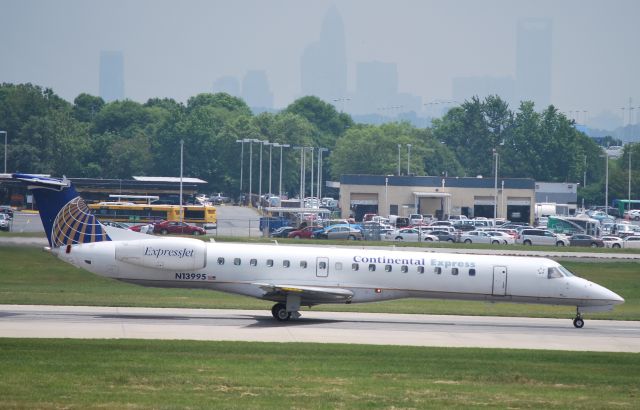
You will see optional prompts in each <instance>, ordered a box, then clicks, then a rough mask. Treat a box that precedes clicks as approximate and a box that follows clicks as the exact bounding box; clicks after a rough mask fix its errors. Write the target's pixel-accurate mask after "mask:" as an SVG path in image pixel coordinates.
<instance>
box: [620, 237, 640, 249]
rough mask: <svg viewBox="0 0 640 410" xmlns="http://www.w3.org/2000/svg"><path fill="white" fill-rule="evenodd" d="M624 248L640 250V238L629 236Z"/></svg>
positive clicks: (625, 240)
mask: <svg viewBox="0 0 640 410" xmlns="http://www.w3.org/2000/svg"><path fill="white" fill-rule="evenodd" d="M622 247H623V248H629V249H640V236H637V235H636V236H627V237H626V238H624V244H623V245H622Z"/></svg>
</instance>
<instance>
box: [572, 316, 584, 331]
mask: <svg viewBox="0 0 640 410" xmlns="http://www.w3.org/2000/svg"><path fill="white" fill-rule="evenodd" d="M573 326H575V327H576V328H577V329H582V326H584V320H582V318H581V317H577V318H575V319H573Z"/></svg>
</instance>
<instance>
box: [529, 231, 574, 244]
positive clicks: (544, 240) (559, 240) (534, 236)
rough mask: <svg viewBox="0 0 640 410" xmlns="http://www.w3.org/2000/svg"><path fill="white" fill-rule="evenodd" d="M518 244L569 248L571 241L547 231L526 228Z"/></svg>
mask: <svg viewBox="0 0 640 410" xmlns="http://www.w3.org/2000/svg"><path fill="white" fill-rule="evenodd" d="M516 242H517V243H521V244H523V245H549V246H569V240H568V239H567V238H566V237H564V236H561V235H558V234H555V233H553V232H551V231H548V230H546V229H535V228H534V229H531V228H525V229H523V230H522V231H520V234H519V235H518V239H517V240H516Z"/></svg>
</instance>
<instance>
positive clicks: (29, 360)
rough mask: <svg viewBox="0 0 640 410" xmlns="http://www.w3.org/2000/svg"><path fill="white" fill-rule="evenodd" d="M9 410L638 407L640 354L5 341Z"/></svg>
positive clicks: (3, 385) (1, 384)
mask: <svg viewBox="0 0 640 410" xmlns="http://www.w3.org/2000/svg"><path fill="white" fill-rule="evenodd" d="M0 363H2V366H0V408H71V409H73V408H79V409H80V408H81V409H87V408H109V409H110V408H135V409H146V408H155V409H175V408H192V409H200V408H224V409H283V408H295V409H336V408H337V409H370V408H445V407H446V408H487V407H489V408H588V409H594V408H637V404H638V397H639V395H640V387H639V384H638V380H640V355H637V354H625V353H584V352H554V351H535V350H528V351H523V350H496V349H459V348H456V349H452V348H424V347H397V346H361V345H323V344H297V343H287V344H277V343H245V342H196V341H153V340H115V341H114V340H41V339H29V340H21V339H0Z"/></svg>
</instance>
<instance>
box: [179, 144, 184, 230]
mask: <svg viewBox="0 0 640 410" xmlns="http://www.w3.org/2000/svg"><path fill="white" fill-rule="evenodd" d="M183 153H184V140H180V222H182V164H183V161H182V159H183Z"/></svg>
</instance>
